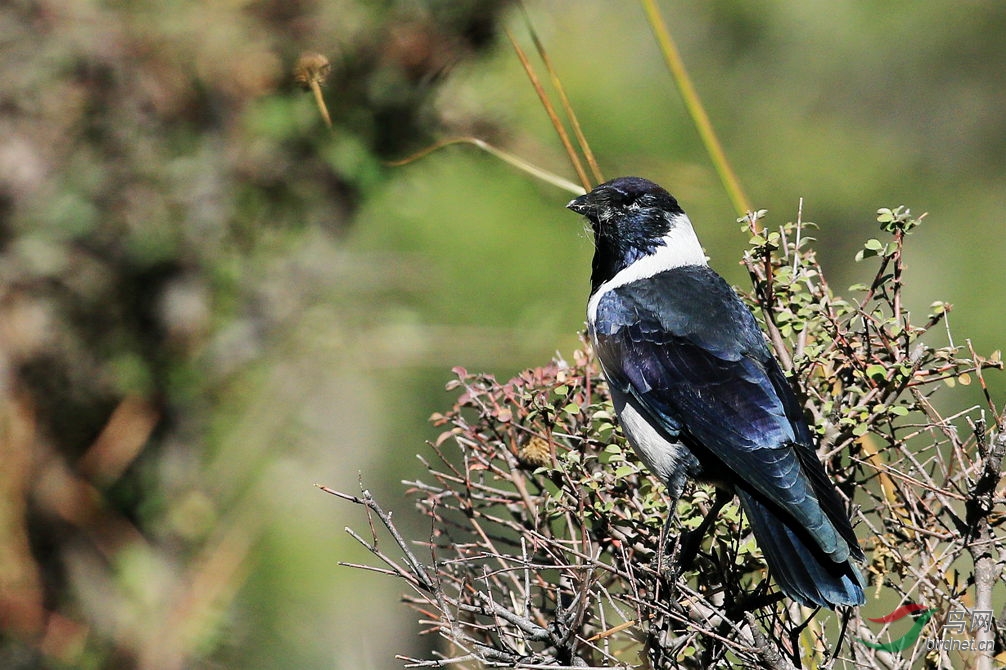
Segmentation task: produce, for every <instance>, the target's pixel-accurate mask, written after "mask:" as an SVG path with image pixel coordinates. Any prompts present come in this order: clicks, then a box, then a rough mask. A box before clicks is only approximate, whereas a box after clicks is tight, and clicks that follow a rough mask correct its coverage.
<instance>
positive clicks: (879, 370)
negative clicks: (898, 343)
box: [866, 364, 887, 381]
mask: <svg viewBox="0 0 1006 670" xmlns="http://www.w3.org/2000/svg"><path fill="white" fill-rule="evenodd" d="M866 376H867V377H869V378H870V379H873V380H875V381H884V380H885V379H887V368H885V367H884V366H883V365H876V364H874V365H869V366H867V368H866Z"/></svg>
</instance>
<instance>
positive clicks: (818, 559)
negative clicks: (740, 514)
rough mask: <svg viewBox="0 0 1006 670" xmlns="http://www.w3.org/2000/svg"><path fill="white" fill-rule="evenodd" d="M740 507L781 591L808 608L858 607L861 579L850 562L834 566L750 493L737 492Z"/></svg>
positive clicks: (805, 536)
mask: <svg viewBox="0 0 1006 670" xmlns="http://www.w3.org/2000/svg"><path fill="white" fill-rule="evenodd" d="M737 495H738V497H739V498H740V502H741V506H742V507H743V508H744V512H745V513H746V514H747V518H748V522H749V523H750V524H751V529H752V530H753V531H754V535H755V540H756V541H757V542H758V546H759V547H761V550H762V553H763V554H764V555H765V562H766V563H768V567H769V571H770V572H771V574H772V576H773V577H775V579H776V581H777V582H778V583H779V586H780V587H781V588H782V590H783V592H785V593H786V595H788V596H789V597H790V598H793V599H794V600H796V601H799V602H801V603H803V604H804V605H807V606H809V607H814V606H821V607H827V608H829V609H834V608H835V606H836V605H862V604H863V603H864V602H866V598H865V596H864V594H863V585H864V582H863V576H862V574H860V572H859V570H858V569H857V568H856V566H855V565H853V563H852V561H851V560H846V561H843V562H841V563H836V562H835V561H833V560H831V558H830V557H829V556H828V555H827V554H825V553H824V552H823V551H822V550H821V549H820V548H819V547H818V546H817V543H815V542H814V540H813V538H811V537H810V536H809V535H808V534H807V532H806V531H804V530H803V529H802V528H800V527H799V526H798V525H797V524H795V523H792V522H790V523H787V521H786V520H785V519H784V517H783V516H782V513H781V512H779V511H777V510H776V509H774V508H772V507H771V506H769V505H766V504H765V503H764V502H763V501H761V500H759V499H758V498H757V497H755V496H754V495H752V494H751V493H750V492H748V491H745V490H741V489H738V490H737Z"/></svg>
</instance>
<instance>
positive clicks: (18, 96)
mask: <svg viewBox="0 0 1006 670" xmlns="http://www.w3.org/2000/svg"><path fill="white" fill-rule="evenodd" d="M529 9H530V12H531V17H532V20H533V21H534V23H535V25H536V27H537V28H538V29H539V30H540V31H541V34H542V37H543V40H544V41H545V44H546V46H547V48H548V49H549V52H550V54H551V56H552V59H553V60H554V61H555V63H556V65H557V67H558V68H559V71H560V74H561V75H562V76H563V80H564V83H565V85H566V88H567V91H568V92H569V94H570V97H571V99H572V100H573V102H574V104H575V105H576V107H577V110H578V112H579V113H580V116H581V120H582V122H583V125H584V128H585V131H586V133H587V135H588V138H589V139H590V140H591V142H592V143H593V146H594V148H595V151H596V152H597V154H598V155H599V156H600V157H601V160H602V167H603V168H604V169H605V171H606V173H607V174H608V176H615V175H616V174H623V173H639V174H644V175H646V176H648V177H650V178H653V179H655V180H657V181H660V182H661V183H664V184H665V185H667V186H668V188H670V189H671V190H672V191H673V192H674V193H675V195H677V196H678V197H679V199H680V200H681V201H682V202H683V203H684V205H685V206H686V207H687V209H688V210H689V212H690V214H692V216H693V219H694V220H695V221H696V224H697V226H698V228H699V234H700V236H701V237H702V239H703V241H704V242H705V243H706V244H707V245H708V249H709V252H710V255H711V256H712V258H713V263H714V265H715V266H716V267H717V269H719V270H720V271H721V272H723V273H724V274H726V275H727V276H728V278H730V279H731V280H732V281H734V282H735V283H737V284H743V283H744V282H746V281H747V279H746V277H745V275H744V273H743V271H742V270H741V268H740V266H735V265H734V259H738V258H739V257H740V254H741V250H742V249H743V248H744V243H745V241H746V240H745V238H744V236H742V235H739V234H738V233H737V230H736V225H735V223H734V218H735V217H734V216H733V214H732V212H731V211H730V207H729V203H728V201H727V200H726V197H725V196H724V195H723V193H722V191H721V189H720V188H719V186H718V184H717V182H716V180H715V177H714V175H713V174H712V172H711V170H710V169H709V168H708V163H707V161H706V159H705V157H704V155H703V154H702V151H701V148H700V146H699V143H698V141H697V138H696V136H695V133H694V131H693V130H692V128H691V127H690V126H689V124H688V121H687V118H686V117H685V115H684V114H683V112H682V110H681V108H680V104H679V103H678V101H677V97H676V95H675V93H674V91H673V88H672V86H671V83H670V80H669V78H668V77H667V75H666V73H665V71H664V67H663V64H662V61H661V60H660V57H659V54H658V52H657V50H656V47H655V46H654V45H653V43H652V41H651V38H650V34H649V28H648V27H647V26H646V24H645V22H644V20H643V17H642V12H641V11H636V9H635V7H634V6H626V8H625V9H624V11H623V10H619V11H617V12H616V11H613V10H612V8H611V6H610V5H609V4H608V3H602V2H590V3H573V2H559V3H541V4H537V3H532V4H531V5H530V7H529ZM664 9H665V13H666V15H667V17H668V20H669V23H670V26H671V30H672V31H673V32H674V34H675V37H676V38H677V39H678V40H679V41H680V43H681V47H682V50H683V52H684V57H685V61H686V63H687V64H688V65H689V67H690V69H691V71H692V75H693V78H694V79H695V82H696V84H697V86H698V88H699V92H700V94H702V96H703V98H704V99H705V101H706V104H707V105H708V107H709V108H710V113H711V116H712V118H713V122H714V124H715V125H716V127H717V130H718V131H719V132H720V133H721V136H722V139H723V141H724V144H725V146H726V148H727V152H728V154H729V156H730V157H731V159H732V160H733V162H734V165H735V167H736V169H737V171H738V173H739V175H740V177H741V179H742V181H743V182H744V184H745V187H746V188H747V190H748V193H749V195H750V196H751V197H752V199H753V200H754V202H755V205H756V206H757V207H766V208H768V209H769V210H770V216H773V217H778V218H779V219H785V218H789V217H791V216H792V215H791V213H792V212H794V211H795V209H796V203H797V199H798V198H799V197H805V198H806V201H805V210H804V211H805V218H806V219H810V220H814V221H816V222H817V223H818V224H820V226H821V227H820V232H819V237H820V239H821V243H820V244H819V245H818V248H819V249H821V255H822V257H823V262H824V264H825V265H826V267H828V269H829V272H830V276H831V277H832V281H833V282H835V283H836V284H838V285H841V284H842V283H846V284H848V283H852V282H854V281H863V280H864V278H863V277H861V276H859V275H858V274H857V269H856V268H855V267H853V266H852V265H851V264H848V263H847V261H848V259H849V258H851V257H852V255H853V253H854V251H855V249H856V247H858V245H859V244H860V240H862V239H865V238H866V237H867V232H870V231H872V230H873V226H874V225H875V224H874V222H873V221H872V220H870V218H869V217H863V216H862V213H863V212H868V211H871V210H873V209H875V208H876V207H879V206H881V205H892V204H896V203H901V202H910V203H911V204H912V205H913V207H915V208H916V209H917V210H918V211H920V212H921V211H928V212H929V217H930V218H929V219H928V220H927V226H926V227H925V228H924V229H923V232H921V233H920V234H919V235H917V236H915V237H916V239H915V240H914V243H913V250H912V253H911V254H910V255H909V257H908V258H907V259H906V262H907V268H906V275H907V277H908V279H906V284H907V285H908V286H909V287H910V293H909V295H908V298H907V299H908V301H909V303H911V304H909V307H910V308H911V309H915V310H919V309H927V308H928V306H929V304H930V303H931V302H932V301H934V300H941V301H945V302H946V303H953V304H954V305H955V309H954V310H953V312H952V313H951V315H950V320H951V322H952V324H953V332H954V333H955V334H959V336H961V337H963V336H969V337H972V338H973V339H974V341H975V346H976V348H977V349H978V350H980V351H991V350H992V349H994V348H997V347H1000V346H1001V341H1000V340H999V332H998V324H999V323H1000V321H1001V318H1000V316H999V311H1000V310H999V308H998V296H999V293H1000V292H1001V291H1002V289H1003V288H1004V286H1003V283H1004V279H1003V274H1002V273H1001V272H1000V271H999V266H1000V265H1001V263H1002V259H1003V258H1004V257H1006V242H1004V241H1003V237H1002V234H1001V231H1002V223H1003V219H1002V211H1003V204H1004V203H1006V192H1004V190H1006V186H1004V185H1003V180H1002V174H1003V167H1004V166H1003V156H1004V155H1006V154H1004V152H1003V145H1004V144H1006V120H1004V118H1003V116H1002V115H1001V113H1000V111H1001V109H1002V107H1003V102H1004V101H1003V98H1004V95H1006V89H1004V87H1003V86H1002V83H1001V71H1002V66H1003V65H1004V57H1003V56H1004V53H1003V51H1004V49H1006V46H1004V44H1003V42H1002V40H1001V34H1002V30H1003V28H1004V24H1006V9H1004V8H1003V7H1002V6H1001V5H999V4H998V3H979V4H977V5H969V6H967V7H964V6H960V5H958V4H955V3H950V2H935V3H929V4H927V5H925V6H920V5H917V4H915V3H903V4H899V5H889V4H873V5H870V4H866V5H855V6H848V7H838V8H836V7H834V6H833V5H823V4H821V3H799V2H775V3H769V4H768V5H764V4H762V3H757V4H756V3H750V2H743V3H735V2H731V3H726V2H715V3H700V4H696V3H685V2H669V3H665V5H664ZM512 14H513V13H512V11H511V10H510V8H509V3H507V2H505V1H504V0H499V1H490V0H483V1H475V0H471V1H466V2H438V1H434V0H428V1H421V0H415V1H405V0H402V1H394V2H382V3H368V2H360V1H358V0H335V1H332V2H324V3H322V2H316V1H314V0H298V1H297V2H278V1H276V0H262V1H256V2H239V3H223V4H221V3H209V4H207V3H199V2H194V1H192V0H175V1H173V2H170V3H145V2H140V3H99V2H93V1H84V2H69V1H56V2H52V1H42V2H33V1H27V0H26V1H15V2H10V3H6V4H4V5H3V6H2V7H0V44H2V46H3V48H2V49H0V77H2V80H3V81H4V86H3V87H2V90H0V374H2V375H3V376H2V379H0V413H2V417H0V421H2V423H0V430H2V432H0V450H2V453H0V459H2V462H3V464H4V465H3V468H2V469H0V495H2V497H3V510H4V512H3V517H2V524H0V528H2V531H0V532H2V533H3V536H2V538H0V539H2V540H3V541H2V542H0V546H2V547H3V549H0V552H2V556H0V612H3V617H2V621H3V624H2V625H3V629H2V631H0V635H2V637H0V665H2V666H4V667H14V668H16V667H36V666H37V665H39V664H43V663H44V664H49V665H54V666H59V665H61V664H62V665H64V666H66V667H183V666H184V667H210V666H223V667H247V668H255V667H263V668H266V667H283V666H296V667H332V666H333V665H335V666H336V667H346V668H368V667H373V668H383V667H396V662H395V661H394V660H393V659H392V658H391V652H390V651H389V649H390V648H392V647H389V645H388V644H387V641H388V640H393V639H398V638H400V637H402V635H403V631H406V630H407V628H408V626H409V624H407V623H406V622H405V619H404V618H401V617H404V612H398V611H395V612H394V613H392V612H391V611H389V609H388V605H387V603H390V602H392V600H393V599H394V593H395V587H394V586H393V585H390V584H384V583H383V581H382V580H379V579H375V580H367V579H360V578H359V577H358V576H356V575H351V574H347V572H348V571H345V570H340V569H339V568H338V567H337V566H336V565H335V563H336V560H337V558H336V557H338V558H347V559H348V560H353V553H352V551H353V550H352V549H351V548H350V546H351V545H350V544H349V543H348V542H347V541H346V539H345V538H344V537H343V535H342V532H341V528H342V526H343V525H344V523H343V522H342V521H341V515H342V514H344V513H348V512H347V511H346V510H343V509H340V508H338V506H334V505H331V504H330V501H328V500H327V499H325V498H324V497H323V496H321V495H319V494H318V493H317V491H316V490H314V489H313V487H312V486H311V485H312V484H313V483H314V482H315V481H323V482H324V483H327V484H331V485H333V486H336V487H339V488H343V489H349V488H352V487H353V486H355V485H356V479H357V474H358V472H359V471H361V470H362V471H364V473H365V476H366V483H367V485H368V486H373V487H374V488H375V489H381V488H388V489H391V488H393V487H394V484H393V481H390V479H393V478H397V477H399V476H404V473H407V472H408V471H409V470H410V468H413V467H418V466H417V465H414V463H415V461H414V459H413V454H415V453H416V452H417V451H419V446H420V445H419V442H420V441H421V440H422V439H423V438H424V436H429V435H430V434H431V433H430V429H429V428H428V427H426V426H425V424H424V423H423V421H422V419H423V418H424V417H425V416H427V415H428V414H429V413H430V412H431V411H432V410H434V409H437V408H442V407H443V406H444V404H445V402H446V398H447V396H445V395H442V394H440V393H439V387H440V383H441V382H442V380H443V379H445V378H446V377H447V376H448V375H447V372H446V371H447V370H448V369H449V368H450V367H451V366H454V365H465V366H467V367H469V368H470V369H486V370H489V371H492V372H494V373H496V374H498V375H504V376H505V375H507V374H509V373H510V372H512V371H514V370H516V369H520V368H524V367H528V366H531V365H534V364H538V363H542V362H544V361H545V360H547V359H548V357H549V356H550V355H551V354H552V352H553V351H555V350H556V349H559V350H562V351H569V350H570V349H572V348H573V347H574V346H575V342H576V336H575V333H576V331H577V329H578V328H580V327H581V325H582V319H583V316H582V303H583V301H584V298H585V293H586V277H587V274H588V262H589V256H590V252H591V249H590V243H589V241H588V240H587V238H586V236H585V235H584V234H583V232H582V228H581V224H580V223H579V222H578V221H577V220H576V218H575V217H573V216H572V215H570V214H569V213H568V212H565V211H563V210H562V207H561V206H562V204H563V203H564V202H565V200H566V199H567V195H566V194H563V193H558V192H556V191H555V190H554V189H552V188H551V187H545V186H542V185H539V184H535V183H531V181H530V179H529V178H526V177H524V176H523V175H518V174H514V173H513V172H512V171H511V169H510V168H507V167H505V166H502V165H500V164H499V163H498V162H497V161H495V160H494V159H491V158H489V157H488V156H484V155H481V154H477V153H475V152H474V150H471V149H469V148H464V147H453V148H450V149H447V150H444V151H442V152H440V153H439V154H436V155H434V156H431V157H429V158H427V159H424V160H423V161H422V162H419V163H416V164H413V165H410V166H407V167H404V168H397V169H394V170H391V169H389V168H387V167H386V166H385V165H384V164H383V161H385V160H387V159H391V158H401V157H403V156H405V155H408V154H410V153H412V152H413V151H415V150H418V149H419V148H421V147H423V146H425V145H427V144H429V143H430V142H432V141H433V140H434V139H435V138H439V137H446V136H452V135H457V134H475V135H478V136H479V137H482V138H484V139H487V140H489V141H492V142H494V143H496V144H499V145H501V146H505V147H507V148H508V149H509V150H511V151H513V152H515V153H517V154H519V155H521V156H522V157H524V158H527V159H529V160H532V161H533V162H535V163H537V164H540V165H543V166H545V167H548V168H551V169H553V170H555V171H560V172H567V170H565V168H564V159H563V158H562V156H561V153H560V151H559V150H558V147H557V143H556V142H555V141H554V139H553V138H552V135H551V130H550V128H549V127H548V122H547V120H546V119H545V117H544V115H543V113H542V112H541V110H540V108H539V107H538V103H537V100H536V97H535V95H534V92H533V91H532V90H531V89H530V87H529V86H528V85H527V84H526V81H525V79H524V75H523V73H522V71H521V70H520V67H519V65H518V64H517V63H516V60H515V59H514V57H513V56H512V54H511V53H510V52H509V50H508V49H507V48H506V47H505V45H501V44H500V43H499V40H498V39H497V35H498V32H499V27H500V22H501V21H503V22H506V23H508V24H511V23H512V27H513V29H514V30H515V31H516V33H517V34H518V39H522V38H521V37H520V35H522V34H523V33H522V32H521V27H520V23H519V21H518V20H517V19H518V17H517V16H514V15H512ZM304 50H313V51H318V52H320V53H323V54H326V55H327V56H328V58H329V59H330V61H331V62H332V73H331V75H330V77H329V80H328V82H327V85H326V87H325V89H324V92H325V96H326V100H327V101H328V105H329V109H330V112H331V115H332V119H333V123H334V127H333V130H332V131H329V130H328V129H327V128H326V127H325V126H324V124H323V123H322V121H321V119H320V117H319V115H318V112H317V110H316V109H315V108H314V106H313V101H312V100H311V97H310V95H307V94H305V93H303V92H302V91H300V90H299V89H297V88H296V87H295V86H294V85H293V82H292V79H291V76H290V70H291V68H292V66H293V63H294V61H295V60H296V58H297V56H298V54H299V53H300V52H302V51H304ZM871 234H872V233H871ZM832 265H834V268H833V270H834V271H833V272H832V271H831V270H832V268H831V266H832ZM934 344H939V343H934ZM438 380H439V381H438ZM990 382H991V383H992V384H994V385H995V386H994V388H996V389H1000V390H1001V389H1002V388H1004V386H1003V385H1002V383H1001V381H997V380H995V379H994V378H990ZM969 391H970V392H974V389H973V388H972V389H970V390H969ZM382 471H387V472H391V473H394V475H392V477H391V478H389V480H385V479H384V478H382V477H381V474H380V473H381V472H382ZM394 488H397V487H394ZM412 637H414V636H412V635H411V632H410V633H409V639H411V638H412ZM431 643H432V641H431ZM393 648H394V649H395V650H397V651H404V650H403V649H402V646H401V645H399V644H396V645H394V647H393Z"/></svg>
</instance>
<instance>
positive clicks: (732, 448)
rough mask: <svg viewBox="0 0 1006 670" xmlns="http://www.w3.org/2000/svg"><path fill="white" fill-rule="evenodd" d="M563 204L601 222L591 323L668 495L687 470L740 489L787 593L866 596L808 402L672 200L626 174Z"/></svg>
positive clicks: (630, 426) (679, 487) (613, 385)
mask: <svg viewBox="0 0 1006 670" xmlns="http://www.w3.org/2000/svg"><path fill="white" fill-rule="evenodd" d="M567 207H568V208H569V209H571V210H573V211H574V212H576V213H578V214H582V215H583V216H585V217H587V219H588V220H589V221H590V224H591V226H592V227H593V231H594V240H595V244H596V248H595V251H594V260H593V267H592V272H591V276H590V300H589V302H588V304H587V326H588V330H589V333H590V338H591V341H592V343H593V346H594V351H595V353H596V354H597V357H598V359H599V360H600V362H601V368H602V370H603V371H604V376H605V378H606V379H607V380H608V386H609V388H610V391H611V397H612V400H613V402H614V405H615V410H616V412H617V413H618V417H619V420H620V421H621V423H622V427H623V429H624V430H625V434H626V435H627V436H628V438H629V441H630V442H631V443H632V446H633V447H634V448H635V450H636V452H637V453H638V454H639V456H640V458H641V459H642V460H643V462H644V463H645V464H646V466H647V467H648V468H649V469H650V471H651V472H653V473H654V474H655V475H656V476H657V477H659V478H660V479H661V480H663V482H664V483H665V484H666V485H667V488H668V490H669V492H670V495H671V496H672V497H673V499H674V500H677V499H678V498H680V496H681V494H682V491H683V489H684V486H685V483H686V481H687V480H688V479H698V480H701V481H712V482H714V483H716V484H718V485H719V486H720V487H721V488H723V489H726V490H727V491H733V492H735V493H736V494H737V496H738V497H739V498H740V503H741V506H742V507H743V509H744V512H745V514H746V515H747V518H748V521H749V522H750V524H751V528H752V530H753V531H754V534H755V539H756V540H757V542H758V545H759V546H760V547H761V549H762V552H763V553H764V555H765V560H766V561H767V563H768V567H769V570H770V572H771V574H772V575H774V577H775V579H776V580H777V581H778V583H779V585H780V587H782V590H783V591H784V592H785V593H786V594H787V595H788V596H789V597H791V598H793V599H794V600H797V601H799V602H801V603H803V604H805V605H808V606H823V607H829V608H834V607H835V606H836V605H861V604H863V602H864V601H865V599H864V596H863V585H864V582H863V577H862V575H861V574H860V572H859V570H858V569H857V568H856V566H855V565H854V564H853V561H862V560H863V551H862V550H861V549H860V548H859V543H858V542H857V541H856V536H855V534H854V532H853V530H852V524H851V523H850V521H849V516H848V514H847V513H846V511H845V508H844V507H843V505H842V501H841V499H840V498H839V496H838V493H837V492H836V490H835V487H834V484H833V483H832V482H831V481H830V480H829V479H828V476H827V474H826V473H825V471H824V467H823V466H822V465H821V462H820V461H819V460H818V458H817V455H816V453H815V451H814V440H813V438H812V436H811V432H810V429H809V427H808V425H807V422H806V420H805V419H804V416H803V412H802V410H801V407H800V403H799V402H798V401H797V399H796V397H795V395H794V392H793V389H792V387H791V386H790V385H789V382H788V381H787V379H786V377H785V375H784V374H783V372H782V370H781V369H780V367H779V364H778V362H777V361H776V360H775V358H774V357H773V356H772V354H771V353H770V352H769V349H768V347H767V345H766V343H765V338H764V336H763V335H762V332H761V330H760V329H759V327H758V323H757V322H756V321H755V318H754V316H753V315H752V314H751V311H750V310H749V309H748V308H747V306H746V305H744V303H743V302H742V301H741V300H740V298H739V297H738V296H737V294H736V293H735V292H734V291H733V289H731V287H730V285H729V284H727V282H726V281H725V280H724V279H723V278H722V277H720V276H719V275H718V274H717V273H716V272H715V271H713V270H712V269H711V268H710V267H709V265H708V264H707V263H706V256H705V253H704V252H703V251H702V247H701V246H700V245H699V241H698V239H697V238H696V237H695V232H694V231H693V230H692V224H691V222H690V221H689V220H688V217H687V216H686V215H685V213H684V211H683V210H682V209H681V207H680V206H679V205H678V202H677V200H675V199H674V197H672V196H671V195H670V194H669V193H668V192H667V191H665V190H664V189H663V188H661V187H660V186H657V185H656V184H654V183H653V182H651V181H647V180H646V179H642V178H639V177H621V178H619V179H613V180H612V181H609V182H607V183H604V184H601V185H600V186H598V187H597V188H595V189H594V190H593V191H591V192H590V193H587V194H586V195H582V196H580V197H578V198H576V199H574V200H573V201H571V202H570V203H569V204H568V205H567ZM725 499H728V498H725Z"/></svg>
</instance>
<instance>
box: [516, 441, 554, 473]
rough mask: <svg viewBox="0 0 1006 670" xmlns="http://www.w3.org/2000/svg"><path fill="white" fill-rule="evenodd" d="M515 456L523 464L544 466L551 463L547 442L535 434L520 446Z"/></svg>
mask: <svg viewBox="0 0 1006 670" xmlns="http://www.w3.org/2000/svg"><path fill="white" fill-rule="evenodd" d="M517 458H519V459H520V460H521V462H522V463H524V464H525V465H532V466H535V467H539V468H544V467H547V466H549V465H551V464H552V450H551V449H549V446H548V442H546V441H545V440H543V439H542V438H540V437H537V436H535V437H532V438H531V440H530V441H529V442H528V443H527V444H525V445H524V446H523V447H521V448H520V450H519V451H518V452H517Z"/></svg>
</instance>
